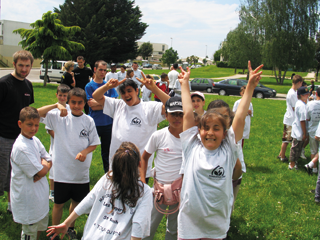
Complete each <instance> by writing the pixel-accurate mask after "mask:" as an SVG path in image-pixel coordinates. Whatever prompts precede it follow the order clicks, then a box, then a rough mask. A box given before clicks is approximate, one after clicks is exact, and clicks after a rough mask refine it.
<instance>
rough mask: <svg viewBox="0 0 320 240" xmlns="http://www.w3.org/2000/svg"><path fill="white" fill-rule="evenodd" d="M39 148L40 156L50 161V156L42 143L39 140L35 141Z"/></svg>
mask: <svg viewBox="0 0 320 240" xmlns="http://www.w3.org/2000/svg"><path fill="white" fill-rule="evenodd" d="M37 143H38V146H39V150H40V156H41V158H44V159H45V160H46V161H47V162H51V161H52V157H51V156H50V155H49V153H48V152H47V151H46V149H45V148H44V146H43V144H42V143H41V142H40V140H38V141H37Z"/></svg>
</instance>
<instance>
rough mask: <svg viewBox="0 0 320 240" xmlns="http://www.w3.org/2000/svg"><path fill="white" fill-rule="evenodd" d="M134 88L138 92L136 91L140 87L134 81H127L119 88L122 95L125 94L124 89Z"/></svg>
mask: <svg viewBox="0 0 320 240" xmlns="http://www.w3.org/2000/svg"><path fill="white" fill-rule="evenodd" d="M128 86H130V87H133V89H134V90H135V91H136V89H137V88H138V85H137V84H136V83H135V82H134V81H133V80H132V79H126V80H125V81H124V82H123V83H121V84H120V86H119V90H120V93H121V94H124V89H125V88H126V87H128Z"/></svg>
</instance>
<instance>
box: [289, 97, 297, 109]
mask: <svg viewBox="0 0 320 240" xmlns="http://www.w3.org/2000/svg"><path fill="white" fill-rule="evenodd" d="M289 103H290V106H291V108H295V107H296V103H297V98H296V96H295V95H294V94H290V97H289Z"/></svg>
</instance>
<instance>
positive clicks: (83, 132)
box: [79, 129, 89, 137]
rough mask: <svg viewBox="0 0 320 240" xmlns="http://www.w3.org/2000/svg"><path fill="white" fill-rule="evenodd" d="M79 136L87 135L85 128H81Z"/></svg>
mask: <svg viewBox="0 0 320 240" xmlns="http://www.w3.org/2000/svg"><path fill="white" fill-rule="evenodd" d="M79 137H89V133H88V131H87V130H85V129H82V130H81V132H80V136H79Z"/></svg>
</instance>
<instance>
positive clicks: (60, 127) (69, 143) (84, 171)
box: [44, 111, 100, 183]
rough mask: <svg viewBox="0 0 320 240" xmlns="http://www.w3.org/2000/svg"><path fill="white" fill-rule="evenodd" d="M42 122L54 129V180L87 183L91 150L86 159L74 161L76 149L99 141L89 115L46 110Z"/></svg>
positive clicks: (97, 143) (80, 149) (78, 150)
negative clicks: (61, 113)
mask: <svg viewBox="0 0 320 240" xmlns="http://www.w3.org/2000/svg"><path fill="white" fill-rule="evenodd" d="M44 123H45V124H46V125H47V126H48V128H50V129H52V130H53V131H54V146H53V152H52V156H53V162H54V164H53V166H52V168H53V176H54V180H55V181H56V182H62V183H88V182H90V179H89V168H90V164H91V160H92V152H91V153H88V155H87V157H86V160H85V161H84V162H80V161H79V160H76V159H75V158H76V156H77V154H78V153H79V152H81V151H82V150H84V149H86V148H87V147H89V146H95V145H99V144H100V139H99V136H98V134H97V130H96V126H95V123H94V120H93V119H92V117H90V116H87V115H86V114H82V115H81V116H79V117H77V116H73V115H72V113H71V112H68V115H67V116H66V117H60V111H56V112H51V111H50V112H48V113H47V116H46V118H45V119H44Z"/></svg>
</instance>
